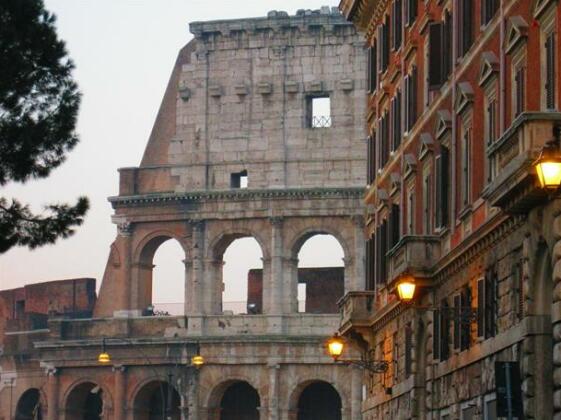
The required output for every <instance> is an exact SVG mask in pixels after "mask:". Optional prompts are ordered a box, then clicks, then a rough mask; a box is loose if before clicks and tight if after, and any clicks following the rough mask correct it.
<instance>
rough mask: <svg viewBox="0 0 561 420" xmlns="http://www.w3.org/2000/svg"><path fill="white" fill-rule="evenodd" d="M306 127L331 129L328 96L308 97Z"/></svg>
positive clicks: (329, 100)
mask: <svg viewBox="0 0 561 420" xmlns="http://www.w3.org/2000/svg"><path fill="white" fill-rule="evenodd" d="M307 108H308V127H310V128H330V127H331V99H330V98H329V95H322V96H310V97H309V98H308V103H307Z"/></svg>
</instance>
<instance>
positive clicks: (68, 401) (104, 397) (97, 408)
mask: <svg viewBox="0 0 561 420" xmlns="http://www.w3.org/2000/svg"><path fill="white" fill-rule="evenodd" d="M63 401H64V403H63V407H64V415H65V416H64V419H65V420H82V419H83V418H85V416H88V417H86V418H87V419H88V420H95V419H102V418H105V417H106V416H108V415H110V413H111V412H112V410H113V398H112V396H111V394H110V393H109V392H108V391H107V388H106V387H104V386H102V385H101V384H99V383H98V382H96V381H94V380H93V379H89V378H81V379H78V380H77V381H75V382H74V383H72V384H71V385H70V386H69V387H68V388H67V390H66V392H65V394H64V398H63Z"/></svg>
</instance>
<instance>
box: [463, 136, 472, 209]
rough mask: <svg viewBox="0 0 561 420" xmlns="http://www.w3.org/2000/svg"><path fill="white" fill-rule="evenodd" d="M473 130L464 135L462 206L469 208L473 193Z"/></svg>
mask: <svg viewBox="0 0 561 420" xmlns="http://www.w3.org/2000/svg"><path fill="white" fill-rule="evenodd" d="M470 164H471V128H465V129H464V132H463V133H462V204H463V206H464V207H467V206H468V205H469V204H470V202H471V199H470V193H471V168H470Z"/></svg>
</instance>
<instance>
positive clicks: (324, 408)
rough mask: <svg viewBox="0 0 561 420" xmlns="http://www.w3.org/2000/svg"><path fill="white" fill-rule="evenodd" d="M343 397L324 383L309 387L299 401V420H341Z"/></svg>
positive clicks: (314, 383) (318, 382)
mask: <svg viewBox="0 0 561 420" xmlns="http://www.w3.org/2000/svg"><path fill="white" fill-rule="evenodd" d="M341 408H342V404H341V396H340V395H339V393H338V392H337V390H336V389H335V388H333V386H332V385H331V384H328V383H327V382H323V381H317V382H313V383H311V384H310V385H308V386H307V387H306V388H304V390H303V391H302V393H301V394H300V398H299V399H298V420H341Z"/></svg>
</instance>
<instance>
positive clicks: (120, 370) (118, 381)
mask: <svg viewBox="0 0 561 420" xmlns="http://www.w3.org/2000/svg"><path fill="white" fill-rule="evenodd" d="M125 371H126V367H125V366H123V365H115V366H113V373H114V378H115V395H114V396H115V413H114V418H115V420H125V407H126V398H127V389H126V386H127V385H126V376H125Z"/></svg>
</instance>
